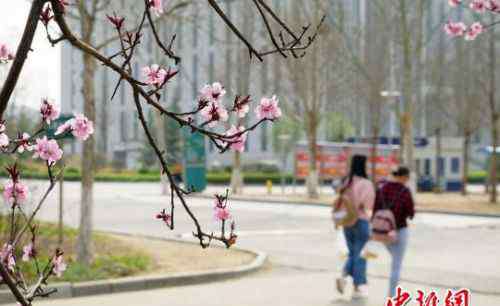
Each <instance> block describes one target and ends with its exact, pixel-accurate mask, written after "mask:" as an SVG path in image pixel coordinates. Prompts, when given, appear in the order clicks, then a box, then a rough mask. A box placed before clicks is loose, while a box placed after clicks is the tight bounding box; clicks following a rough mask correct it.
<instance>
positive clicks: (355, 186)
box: [345, 176, 375, 220]
mask: <svg viewBox="0 0 500 306" xmlns="http://www.w3.org/2000/svg"><path fill="white" fill-rule="evenodd" d="M345 195H346V196H347V197H349V199H351V201H352V202H353V203H354V205H356V207H357V208H358V212H359V218H360V219H365V220H370V218H371V214H372V210H373V205H374V204H375V187H373V183H372V182H371V181H370V180H368V179H365V178H362V177H358V176H355V177H353V181H352V184H351V187H349V189H348V190H347V191H346V192H345Z"/></svg>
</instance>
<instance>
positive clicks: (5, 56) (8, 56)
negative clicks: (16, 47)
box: [0, 43, 14, 63]
mask: <svg viewBox="0 0 500 306" xmlns="http://www.w3.org/2000/svg"><path fill="white" fill-rule="evenodd" d="M13 59H14V54H12V52H11V51H10V50H9V49H8V48H7V45H5V44H2V43H0V63H2V62H8V61H11V60H13Z"/></svg>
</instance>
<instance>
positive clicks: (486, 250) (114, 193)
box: [38, 183, 500, 306]
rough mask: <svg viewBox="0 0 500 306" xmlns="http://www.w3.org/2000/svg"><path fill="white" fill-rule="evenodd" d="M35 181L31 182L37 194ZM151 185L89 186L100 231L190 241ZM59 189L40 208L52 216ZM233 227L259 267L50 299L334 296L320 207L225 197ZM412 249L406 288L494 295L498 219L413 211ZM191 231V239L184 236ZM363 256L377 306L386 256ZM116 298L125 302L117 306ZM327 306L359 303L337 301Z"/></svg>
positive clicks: (499, 285) (171, 301)
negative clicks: (167, 218)
mask: <svg viewBox="0 0 500 306" xmlns="http://www.w3.org/2000/svg"><path fill="white" fill-rule="evenodd" d="M41 191H42V188H41V187H40V188H38V192H41ZM158 193H159V187H158V186H157V184H117V183H99V184H97V185H96V190H95V194H96V199H95V202H96V205H95V224H96V228H98V229H100V230H107V231H118V232H127V233H133V234H145V235H153V236H161V237H186V238H187V239H190V235H189V233H190V231H191V230H192V226H191V224H190V223H189V222H188V218H187V215H186V214H185V213H184V212H182V211H181V208H179V209H177V229H176V231H175V232H168V231H166V229H165V228H164V227H163V226H162V225H161V224H160V223H159V222H157V221H156V220H154V215H155V214H156V213H157V212H158V211H159V210H160V209H161V208H162V207H163V205H166V204H167V203H168V198H167V197H162V196H159V195H158ZM65 197H66V207H65V214H64V216H65V221H66V222H67V223H68V224H70V225H74V226H76V225H77V223H78V199H79V185H78V184H76V183H67V184H66V191H65ZM55 199H57V192H56V193H54V194H52V196H51V197H50V199H49V200H50V202H49V203H48V204H49V205H47V206H46V207H45V208H44V210H43V211H42V213H41V216H42V217H43V218H44V219H50V220H53V219H55V217H56V207H57V205H56V201H55ZM190 203H191V205H192V207H193V208H194V211H195V212H196V214H197V215H199V216H200V218H201V221H202V223H203V224H204V225H205V226H207V227H212V226H214V224H213V222H212V217H211V206H212V203H211V201H209V200H203V199H195V198H193V199H190ZM231 205H232V206H233V209H234V215H235V218H236V220H237V223H238V229H239V232H240V241H239V246H240V247H243V248H253V249H259V250H263V251H265V252H267V253H268V254H269V255H270V262H271V266H270V267H269V269H267V270H266V271H264V272H262V273H258V274H255V275H253V276H250V277H246V278H243V279H240V280H237V281H232V282H228V283H227V282H223V283H215V284H206V285H200V286H189V287H183V288H174V289H164V290H156V291H151V292H138V293H127V294H121V295H116V296H108V297H94V298H86V299H76V300H70V301H63V302H50V303H51V304H53V305H116V304H117V302H119V303H118V304H119V305H142V304H143V303H141V301H143V299H147V300H149V301H151V300H155V304H158V305H201V303H203V304H205V305H207V304H208V305H266V304H270V303H271V302H272V303H273V304H275V305H285V304H286V305H327V304H332V299H337V298H338V297H336V296H335V293H334V291H333V278H334V275H335V274H336V273H337V271H338V268H339V267H340V259H339V257H338V256H337V254H336V252H335V245H334V240H335V239H334V237H335V234H336V233H335V232H334V231H333V229H332V226H331V224H330V221H329V210H328V208H326V207H317V206H301V205H277V204H265V203H247V202H232V203H231ZM411 231H412V236H411V240H410V249H409V252H408V257H407V259H406V262H405V271H404V273H403V277H404V279H405V283H404V284H405V286H407V287H408V288H410V289H412V290H413V289H416V286H422V285H424V284H425V285H426V286H433V287H435V286H437V287H442V288H450V287H468V288H471V289H472V290H473V301H474V303H473V304H474V305H485V306H486V305H497V304H498V303H499V302H500V265H498V264H497V263H498V250H499V248H500V219H495V218H480V217H463V216H450V215H437V214H420V215H418V216H417V218H416V219H415V221H414V223H413V224H412V227H411ZM188 237H189V238H188ZM380 254H381V257H380V258H379V259H377V260H374V261H372V262H370V265H369V273H370V275H371V277H370V280H371V283H370V294H371V296H372V298H371V299H370V300H368V301H367V302H366V303H365V304H366V305H370V306H371V305H382V304H383V299H384V293H385V291H386V282H387V280H386V279H385V278H384V277H386V276H387V271H388V265H387V264H388V258H387V254H386V253H385V251H384V250H383V249H381V250H380ZM122 301H123V303H122ZM333 304H334V305H362V304H359V303H351V302H348V301H344V300H336V301H334V302H333Z"/></svg>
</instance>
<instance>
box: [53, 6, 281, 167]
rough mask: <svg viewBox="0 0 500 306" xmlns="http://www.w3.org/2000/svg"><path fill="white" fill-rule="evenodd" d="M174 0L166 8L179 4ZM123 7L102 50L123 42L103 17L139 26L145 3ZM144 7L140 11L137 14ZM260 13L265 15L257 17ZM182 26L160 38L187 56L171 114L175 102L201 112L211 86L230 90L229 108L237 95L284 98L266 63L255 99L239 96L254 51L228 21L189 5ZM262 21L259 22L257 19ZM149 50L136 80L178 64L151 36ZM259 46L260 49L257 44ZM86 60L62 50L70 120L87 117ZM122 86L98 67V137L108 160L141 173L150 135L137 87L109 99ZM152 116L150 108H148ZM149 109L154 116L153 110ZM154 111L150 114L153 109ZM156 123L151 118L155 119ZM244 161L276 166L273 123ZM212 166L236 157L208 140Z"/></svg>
mask: <svg viewBox="0 0 500 306" xmlns="http://www.w3.org/2000/svg"><path fill="white" fill-rule="evenodd" d="M274 2H275V3H274V6H275V7H278V8H279V6H281V4H282V3H283V2H282V1H274ZM173 4H174V3H173V1H169V2H168V3H167V5H168V6H170V5H173ZM113 5H115V6H116V7H113V8H109V9H107V10H105V11H103V15H101V16H98V25H97V26H96V31H95V33H96V34H95V41H96V45H99V44H100V43H102V42H103V41H106V40H107V39H108V38H110V37H113V36H114V35H116V33H115V32H114V29H113V27H112V26H110V23H109V22H108V21H107V20H106V18H105V16H104V14H105V13H110V12H113V11H116V12H117V14H118V15H122V16H123V15H125V14H124V12H128V13H127V14H126V15H127V19H126V25H127V26H128V27H132V26H135V24H134V23H133V20H134V19H136V18H137V16H134V14H133V13H131V12H141V11H142V7H141V6H142V1H133V0H120V1H114V3H113ZM221 5H222V6H223V8H224V10H225V11H226V13H227V15H228V16H229V17H230V18H232V19H233V20H234V21H235V22H236V23H239V22H240V21H241V20H242V17H241V16H239V15H241V12H243V11H245V10H242V9H241V8H240V6H242V5H244V4H243V3H242V2H234V1H227V2H225V3H222V4H221ZM136 6H137V7H136ZM253 13H255V14H258V12H253ZM178 15H179V16H177V18H176V19H175V20H169V19H166V21H165V22H163V23H161V24H160V25H159V26H158V28H159V31H160V36H161V37H162V39H163V40H164V41H166V42H169V41H170V39H171V37H172V35H173V34H175V35H176V37H177V38H176V40H175V43H174V50H175V52H176V53H177V54H178V55H180V56H181V57H182V62H181V64H180V65H179V66H178V67H176V68H177V69H180V74H179V75H178V76H177V77H176V78H175V80H173V81H171V83H170V84H169V85H167V86H166V87H167V88H166V90H165V91H164V92H163V97H162V99H161V102H162V103H165V104H166V105H167V107H168V106H169V105H171V104H172V103H173V102H172V101H176V102H177V104H178V105H179V107H180V108H181V110H183V111H188V110H192V109H193V108H194V107H195V105H196V98H197V96H198V90H199V89H200V88H201V87H202V86H203V85H204V84H207V83H212V82H215V81H220V82H221V83H223V85H224V86H225V87H226V89H227V91H228V94H227V96H226V104H227V105H228V106H229V105H231V103H232V102H233V99H234V96H235V95H236V94H242V95H245V94H251V95H252V97H254V103H257V102H258V101H256V100H258V99H260V97H262V96H269V95H272V94H274V93H277V92H278V91H279V87H280V78H279V72H278V73H277V72H276V71H277V70H279V69H276V68H279V67H278V66H277V64H275V65H274V66H272V65H273V64H271V63H272V61H270V60H268V61H265V62H264V63H260V62H254V63H252V65H251V71H250V73H251V75H250V80H251V82H250V88H249V92H248V93H246V92H243V93H240V92H238V90H237V89H238V85H237V83H238V82H239V81H240V78H241V77H242V76H241V75H238V71H239V69H241V67H244V66H245V65H247V66H248V63H246V62H248V60H247V58H248V52H247V51H246V49H245V47H244V46H243V44H242V43H241V42H240V41H238V40H237V39H236V37H235V36H234V34H232V33H229V32H228V30H227V28H226V26H225V25H224V24H223V23H222V20H221V19H220V18H219V17H218V16H216V15H215V12H214V11H213V10H212V9H209V8H208V6H207V5H206V4H198V5H192V6H189V7H188V8H187V9H186V10H185V11H183V12H182V13H179V14H178ZM251 19H255V20H257V19H256V18H251ZM69 20H70V21H72V24H71V26H72V27H73V29H74V30H75V31H76V32H78V20H74V19H71V18H70V19H69ZM257 26H259V27H260V26H262V25H261V24H258V23H255V27H254V28H250V29H248V30H250V31H251V32H255V33H259V31H261V30H262V29H260V28H256V27H257ZM144 34H145V35H144V37H143V39H142V43H141V45H140V47H139V49H138V52H137V56H136V57H135V60H136V61H134V62H133V68H134V74H135V77H136V78H140V77H141V76H140V70H141V68H142V67H143V66H145V65H150V64H153V63H158V64H161V65H164V66H169V65H170V66H172V65H173V63H172V61H171V60H169V59H168V58H166V57H165V56H164V55H162V53H161V50H160V49H159V48H157V47H156V46H155V44H154V42H153V40H152V35H151V33H150V31H148V30H145V31H144ZM256 44H257V45H259V44H261V43H260V42H259V41H258V40H257V41H256ZM118 50H119V46H118V43H117V42H114V43H110V44H108V45H106V46H105V47H104V48H102V49H101V51H102V52H103V53H105V54H109V55H111V54H114V53H115V52H117V51H118ZM82 69H83V65H82V55H81V53H80V52H79V51H78V50H75V49H73V48H72V47H71V46H69V44H67V43H65V44H64V45H63V48H62V86H61V88H62V95H61V96H62V111H63V113H74V112H82V111H83V97H82V93H81V90H82V77H81V75H82ZM116 82H117V76H116V74H115V73H114V72H112V71H111V70H109V69H105V68H103V67H99V68H98V71H97V73H96V78H95V86H96V111H97V119H96V123H95V124H96V130H97V131H98V132H97V133H96V134H95V137H96V144H97V151H98V153H99V154H100V155H101V156H102V158H105V159H106V160H107V161H109V162H111V161H113V162H114V163H117V164H119V165H122V166H125V167H129V168H131V167H139V166H140V160H141V152H142V150H143V148H144V146H145V140H144V133H143V131H142V128H141V127H140V124H139V121H138V119H137V115H136V112H135V106H134V104H133V101H132V96H131V91H130V88H128V86H127V85H126V84H124V83H122V85H121V86H120V88H119V90H118V93H117V95H116V96H115V98H114V100H112V101H111V100H110V98H111V95H112V92H113V89H114V87H115V85H116ZM146 109H147V108H146ZM147 110H148V109H147ZM148 111H150V110H148ZM148 118H150V119H153V118H154V116H153V115H152V114H150V115H149V117H148ZM254 120H255V118H254V114H253V113H252V112H251V113H250V115H249V123H251V122H254ZM247 142H248V144H247V149H246V154H244V157H243V161H244V162H258V161H263V160H273V159H275V157H274V154H273V151H272V140H271V129H270V125H269V124H264V125H262V126H261V127H260V128H258V129H256V130H255V131H253V132H252V133H251V135H250V136H249V138H248V141H247ZM69 152H70V153H74V154H79V152H81V147H80V145H79V144H72V145H70V148H69ZM207 154H208V156H207V160H208V163H209V166H210V165H211V164H229V163H230V161H231V158H232V154H230V153H226V154H224V155H220V154H219V153H218V152H216V150H214V147H213V146H212V145H210V144H209V143H208V141H207Z"/></svg>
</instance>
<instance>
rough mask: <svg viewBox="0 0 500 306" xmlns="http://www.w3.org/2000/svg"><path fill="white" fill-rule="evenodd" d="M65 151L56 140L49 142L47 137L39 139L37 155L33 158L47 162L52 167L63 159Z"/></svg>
mask: <svg viewBox="0 0 500 306" xmlns="http://www.w3.org/2000/svg"><path fill="white" fill-rule="evenodd" d="M62 155H63V151H62V150H61V148H59V144H58V143H57V141H55V140H54V139H51V140H48V139H47V136H44V137H43V138H38V139H37V140H36V144H35V154H34V155H33V158H41V159H43V160H46V161H47V162H48V163H49V164H50V165H52V164H53V163H55V162H57V161H58V160H60V159H61V158H62Z"/></svg>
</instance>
